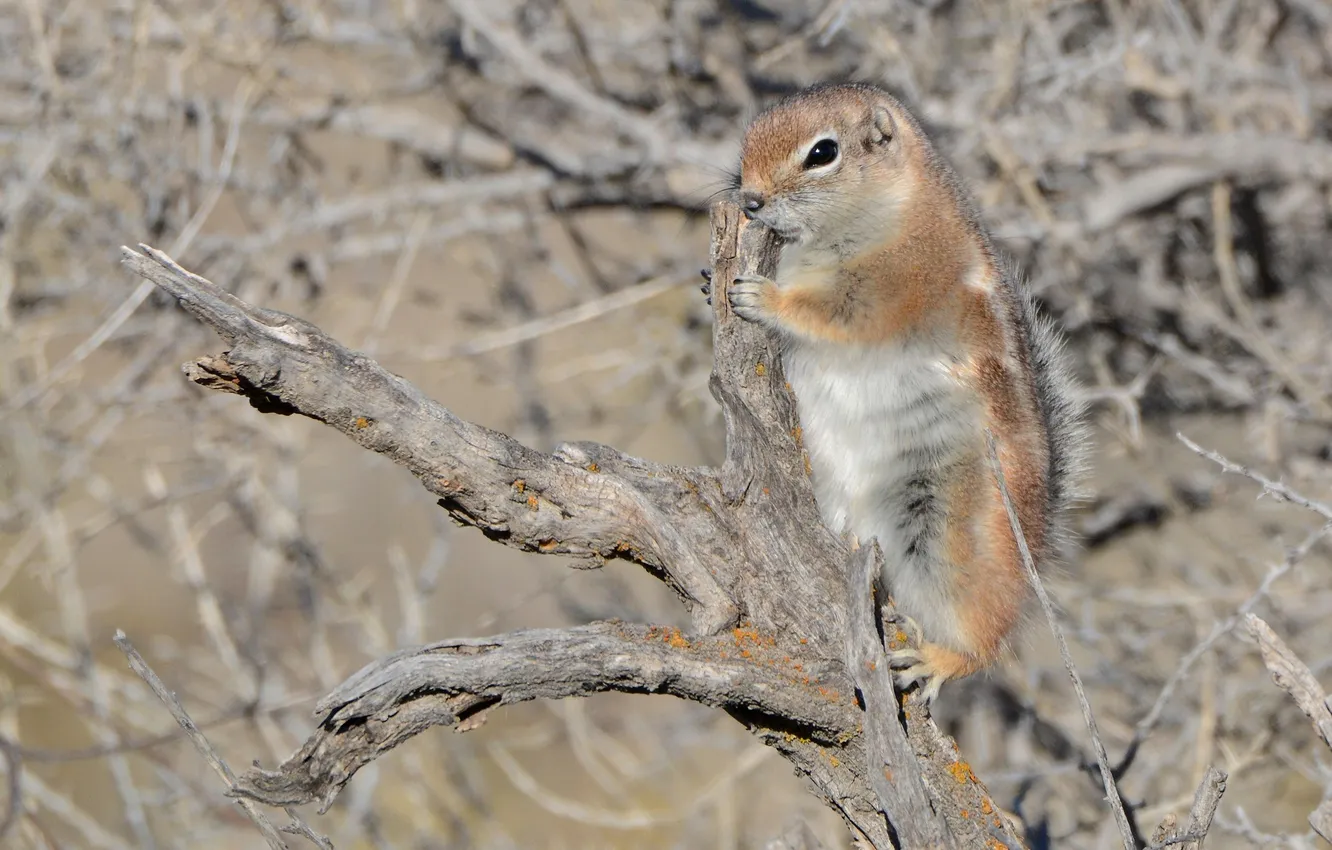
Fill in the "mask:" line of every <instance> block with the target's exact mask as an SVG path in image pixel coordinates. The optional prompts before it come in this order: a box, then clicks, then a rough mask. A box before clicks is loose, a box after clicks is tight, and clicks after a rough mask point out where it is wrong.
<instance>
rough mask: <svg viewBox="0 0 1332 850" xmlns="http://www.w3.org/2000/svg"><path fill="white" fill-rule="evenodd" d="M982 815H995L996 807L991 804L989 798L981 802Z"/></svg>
mask: <svg viewBox="0 0 1332 850" xmlns="http://www.w3.org/2000/svg"><path fill="white" fill-rule="evenodd" d="M981 814H986V815H992V814H994V806H993V805H991V804H990V798H989V797H986V798H985V799H984V800H981Z"/></svg>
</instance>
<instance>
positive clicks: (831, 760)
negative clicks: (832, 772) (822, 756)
mask: <svg viewBox="0 0 1332 850" xmlns="http://www.w3.org/2000/svg"><path fill="white" fill-rule="evenodd" d="M828 763H829V764H831V765H832V766H833V767H837V765H839V764H841V761H839V760H838V759H837V756H828Z"/></svg>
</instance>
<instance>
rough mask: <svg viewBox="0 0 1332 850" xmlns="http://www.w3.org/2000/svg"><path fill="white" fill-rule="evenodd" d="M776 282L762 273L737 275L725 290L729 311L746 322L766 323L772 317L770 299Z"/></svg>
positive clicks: (772, 296)
mask: <svg viewBox="0 0 1332 850" xmlns="http://www.w3.org/2000/svg"><path fill="white" fill-rule="evenodd" d="M776 294H777V284H775V283H773V282H772V281H771V280H768V279H767V278H766V277H763V276H762V275H756V274H745V275H740V277H737V278H736V279H735V281H734V282H732V283H731V286H730V287H729V288H728V289H727V291H726V298H727V300H728V301H729V302H730V304H731V312H733V313H735V314H736V315H737V316H739V317H740V318H742V319H744V320H745V321H746V322H760V323H767V322H769V321H770V320H771V317H772V300H773V298H774V297H775V296H776Z"/></svg>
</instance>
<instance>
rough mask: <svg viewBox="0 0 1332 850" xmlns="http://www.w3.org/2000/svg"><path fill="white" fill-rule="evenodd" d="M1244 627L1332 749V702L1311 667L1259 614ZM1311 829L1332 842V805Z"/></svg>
mask: <svg viewBox="0 0 1332 850" xmlns="http://www.w3.org/2000/svg"><path fill="white" fill-rule="evenodd" d="M1244 624H1245V625H1246V626H1247V627H1248V629H1249V634H1250V636H1252V637H1253V639H1254V640H1256V641H1257V642H1258V651H1259V652H1260V653H1261V654H1262V656H1263V664H1264V665H1265V666H1266V667H1267V669H1268V671H1269V672H1271V674H1272V680H1273V681H1274V682H1276V684H1277V687H1279V688H1281V690H1283V691H1285V692H1286V693H1288V694H1290V697H1291V699H1293V700H1295V704H1296V705H1297V706H1299V708H1300V711H1303V712H1304V714H1305V716H1306V717H1308V718H1309V720H1311V721H1312V722H1313V725H1314V731H1315V732H1316V733H1317V734H1318V737H1319V738H1322V739H1323V743H1324V744H1327V745H1328V746H1329V747H1332V702H1329V701H1328V696H1327V692H1326V691H1324V690H1323V686H1322V685H1320V684H1318V679H1317V678H1315V677H1314V674H1313V671H1312V670H1310V669H1309V665H1307V664H1305V663H1304V662H1303V661H1301V660H1300V657H1299V656H1298V655H1296V654H1295V652H1294V651H1293V650H1292V649H1291V648H1290V647H1289V646H1287V645H1286V642H1285V641H1284V640H1282V639H1281V637H1280V636H1279V635H1278V634H1277V633H1276V632H1275V631H1273V630H1272V627H1271V626H1269V625H1268V624H1267V623H1266V622H1264V621H1263V620H1262V618H1261V617H1259V616H1258V615H1257V614H1246V615H1245V617H1244ZM1309 826H1311V827H1313V830H1314V832H1317V833H1318V834H1319V835H1321V836H1322V837H1323V838H1324V839H1325V840H1327V841H1332V805H1329V802H1328V801H1327V800H1324V801H1323V802H1322V803H1321V804H1320V805H1319V806H1318V808H1316V809H1314V810H1313V812H1311V813H1310V814H1309Z"/></svg>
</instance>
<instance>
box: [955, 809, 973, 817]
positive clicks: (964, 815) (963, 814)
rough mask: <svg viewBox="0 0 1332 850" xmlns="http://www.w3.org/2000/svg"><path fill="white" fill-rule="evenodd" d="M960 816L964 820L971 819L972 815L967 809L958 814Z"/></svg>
mask: <svg viewBox="0 0 1332 850" xmlns="http://www.w3.org/2000/svg"><path fill="white" fill-rule="evenodd" d="M958 814H959V815H961V816H962V817H963V818H970V817H971V813H970V812H968V811H967V810H966V809H963V810H962V811H960V812H958Z"/></svg>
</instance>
